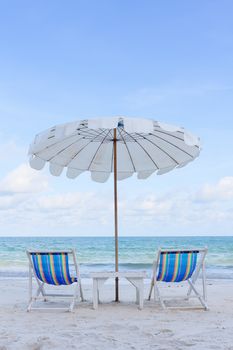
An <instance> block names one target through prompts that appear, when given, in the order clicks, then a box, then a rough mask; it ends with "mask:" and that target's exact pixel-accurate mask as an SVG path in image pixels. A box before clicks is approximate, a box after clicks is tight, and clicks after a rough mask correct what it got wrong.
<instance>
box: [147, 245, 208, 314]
mask: <svg viewBox="0 0 233 350" xmlns="http://www.w3.org/2000/svg"><path fill="white" fill-rule="evenodd" d="M206 254H207V248H203V249H199V248H197V249H159V251H158V255H157V259H156V260H155V261H154V263H153V274H152V279H151V286H150V293H149V298H148V299H149V300H150V298H151V294H152V290H153V288H154V298H155V300H158V301H159V302H160V304H161V306H162V307H163V308H166V307H167V306H166V305H165V300H164V298H162V296H161V293H160V291H159V288H158V285H159V282H165V283H180V282H187V283H188V285H189V289H188V292H187V296H186V298H185V299H186V300H188V299H189V298H190V297H196V298H198V299H199V300H200V303H201V305H202V306H203V308H204V309H205V310H207V309H208V306H207V304H206V276H205V256H206ZM201 270H202V293H201V294H200V293H199V292H198V290H197V288H196V286H195V282H196V280H197V278H198V275H199V273H200V271H201ZM192 292H193V295H191V293H192ZM166 299H168V298H167V297H166ZM173 299H174V298H173Z"/></svg>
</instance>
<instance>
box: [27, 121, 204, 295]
mask: <svg viewBox="0 0 233 350" xmlns="http://www.w3.org/2000/svg"><path fill="white" fill-rule="evenodd" d="M199 153H200V140H199V138H198V137H196V136H194V135H192V134H191V133H189V132H188V131H186V130H185V129H184V128H182V127H177V126H173V125H168V124H164V123H161V122H158V121H153V120H149V119H139V118H125V117H114V118H102V119H90V120H81V121H76V122H72V123H67V124H63V125H58V126H54V127H52V128H50V129H48V130H46V131H44V132H42V133H40V134H38V135H36V137H35V139H34V142H33V143H32V144H31V145H30V149H29V155H30V160H29V162H30V165H31V167H32V168H34V169H37V170H40V169H42V168H43V167H44V165H45V163H46V162H48V163H49V170H50V173H51V174H52V175H54V176H59V175H61V173H62V171H63V169H64V168H66V175H67V177H68V178H71V179H74V178H76V177H77V176H78V175H80V174H81V173H83V172H85V171H90V173H91V178H92V180H94V181H97V182H105V181H107V180H108V178H109V176H110V174H111V173H112V172H113V173H114V206H115V268H116V271H118V220H117V180H123V179H126V178H128V177H130V176H132V175H133V174H134V173H137V178H138V179H146V178H148V177H149V176H151V175H152V174H153V173H157V175H162V174H165V173H167V172H169V171H171V170H173V169H174V168H181V167H183V166H185V165H186V164H188V163H189V162H191V161H193V160H194V159H195V158H196V157H197V156H198V155H199ZM116 300H118V282H117V283H116Z"/></svg>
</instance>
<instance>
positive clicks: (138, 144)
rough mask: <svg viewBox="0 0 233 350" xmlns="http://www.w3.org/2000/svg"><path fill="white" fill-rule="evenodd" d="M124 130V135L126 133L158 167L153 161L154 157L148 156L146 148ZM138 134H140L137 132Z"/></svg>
mask: <svg viewBox="0 0 233 350" xmlns="http://www.w3.org/2000/svg"><path fill="white" fill-rule="evenodd" d="M124 132H125V133H126V135H128V136H129V137H131V138H132V139H133V140H134V141H135V142H136V143H137V144H138V145H139V146H140V147H141V148H142V150H143V151H144V152H145V153H146V154H147V156H148V157H149V158H150V160H151V161H152V163H154V165H155V166H156V168H157V169H159V167H158V165H157V164H156V163H155V161H154V159H153V158H152V157H151V156H150V154H149V153H148V152H147V150H146V149H145V148H144V147H143V146H142V145H141V144H140V143H139V142H138V141H137V140H136V139H135V138H134V137H133V136H132V135H130V134H129V133H128V132H127V131H125V130H124ZM139 135H140V134H139ZM140 136H141V135H140Z"/></svg>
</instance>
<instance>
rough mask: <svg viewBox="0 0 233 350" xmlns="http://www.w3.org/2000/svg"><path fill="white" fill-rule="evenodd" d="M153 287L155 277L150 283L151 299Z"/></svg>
mask: <svg viewBox="0 0 233 350" xmlns="http://www.w3.org/2000/svg"><path fill="white" fill-rule="evenodd" d="M153 287H154V279H153V278H152V279H151V283H150V292H149V296H148V300H150V298H151V294H152V290H153Z"/></svg>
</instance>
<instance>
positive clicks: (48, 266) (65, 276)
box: [30, 252, 77, 285]
mask: <svg viewBox="0 0 233 350" xmlns="http://www.w3.org/2000/svg"><path fill="white" fill-rule="evenodd" d="M30 254H31V256H32V262H33V265H34V270H35V273H36V275H37V277H38V279H39V280H40V281H42V282H44V283H47V284H53V285H69V284H72V283H74V282H77V278H73V277H71V276H70V272H69V260H68V253H66V252H64V253H61V252H59V253H56V252H52V253H38V252H37V253H30Z"/></svg>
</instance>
